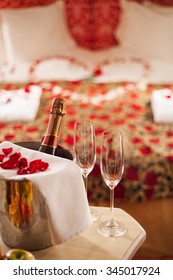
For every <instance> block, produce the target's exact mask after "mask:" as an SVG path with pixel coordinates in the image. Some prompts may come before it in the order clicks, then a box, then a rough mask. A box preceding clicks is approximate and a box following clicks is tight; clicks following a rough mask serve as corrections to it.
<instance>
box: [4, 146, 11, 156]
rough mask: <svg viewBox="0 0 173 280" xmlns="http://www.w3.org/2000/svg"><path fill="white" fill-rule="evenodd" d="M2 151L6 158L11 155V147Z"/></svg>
mask: <svg viewBox="0 0 173 280" xmlns="http://www.w3.org/2000/svg"><path fill="white" fill-rule="evenodd" d="M2 151H3V153H4V154H5V155H6V156H8V155H9V154H11V153H12V151H13V148H12V147H10V148H3V149H2Z"/></svg>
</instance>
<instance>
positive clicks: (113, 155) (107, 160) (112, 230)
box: [97, 130, 126, 236]
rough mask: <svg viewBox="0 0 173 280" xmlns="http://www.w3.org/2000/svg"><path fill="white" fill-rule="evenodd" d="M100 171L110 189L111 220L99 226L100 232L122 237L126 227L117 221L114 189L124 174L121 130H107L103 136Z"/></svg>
mask: <svg viewBox="0 0 173 280" xmlns="http://www.w3.org/2000/svg"><path fill="white" fill-rule="evenodd" d="M100 169H101V174H102V178H103V180H104V182H105V183H106V185H107V186H108V187H109V189H110V219H109V220H108V221H106V222H103V223H101V224H100V225H99V226H98V228H97V229H98V231H99V232H100V233H101V234H103V235H105V236H121V235H123V234H124V233H125V231H126V228H125V225H124V224H123V223H121V222H119V221H115V219H114V215H113V210H114V189H115V187H116V186H117V185H118V183H119V182H120V180H121V178H122V175H123V172H124V148H123V134H122V132H121V131H119V130H106V131H104V132H103V134H102V144H101V155H100Z"/></svg>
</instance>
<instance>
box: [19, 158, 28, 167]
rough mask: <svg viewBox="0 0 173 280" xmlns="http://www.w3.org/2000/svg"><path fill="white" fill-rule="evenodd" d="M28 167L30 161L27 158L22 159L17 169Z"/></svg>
mask: <svg viewBox="0 0 173 280" xmlns="http://www.w3.org/2000/svg"><path fill="white" fill-rule="evenodd" d="M27 166H28V160H27V159H26V158H24V157H22V158H20V159H19V160H18V163H17V167H19V169H21V168H24V167H27Z"/></svg>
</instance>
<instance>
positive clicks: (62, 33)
mask: <svg viewBox="0 0 173 280" xmlns="http://www.w3.org/2000/svg"><path fill="white" fill-rule="evenodd" d="M0 13H1V16H2V20H3V24H2V31H3V38H4V42H5V51H6V55H7V60H8V62H9V63H14V62H21V61H30V60H35V59H44V58H46V57H50V56H54V55H56V54H59V53H61V52H62V51H63V50H64V49H66V48H68V47H69V46H71V45H73V44H74V42H73V40H72V39H71V37H70V35H69V34H68V30H67V27H66V22H65V17H64V6H63V2H61V1H58V2H55V3H53V4H51V5H47V6H43V7H33V8H26V9H13V10H12V9H10V10H1V12H0Z"/></svg>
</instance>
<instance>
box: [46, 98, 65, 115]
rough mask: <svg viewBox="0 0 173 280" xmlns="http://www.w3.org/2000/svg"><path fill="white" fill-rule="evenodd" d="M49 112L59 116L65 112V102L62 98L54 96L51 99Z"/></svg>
mask: <svg viewBox="0 0 173 280" xmlns="http://www.w3.org/2000/svg"><path fill="white" fill-rule="evenodd" d="M50 113H51V114H56V115H60V116H64V115H65V113H66V102H65V100H64V99H62V98H55V99H54V101H53V105H52V109H51V111H50Z"/></svg>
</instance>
